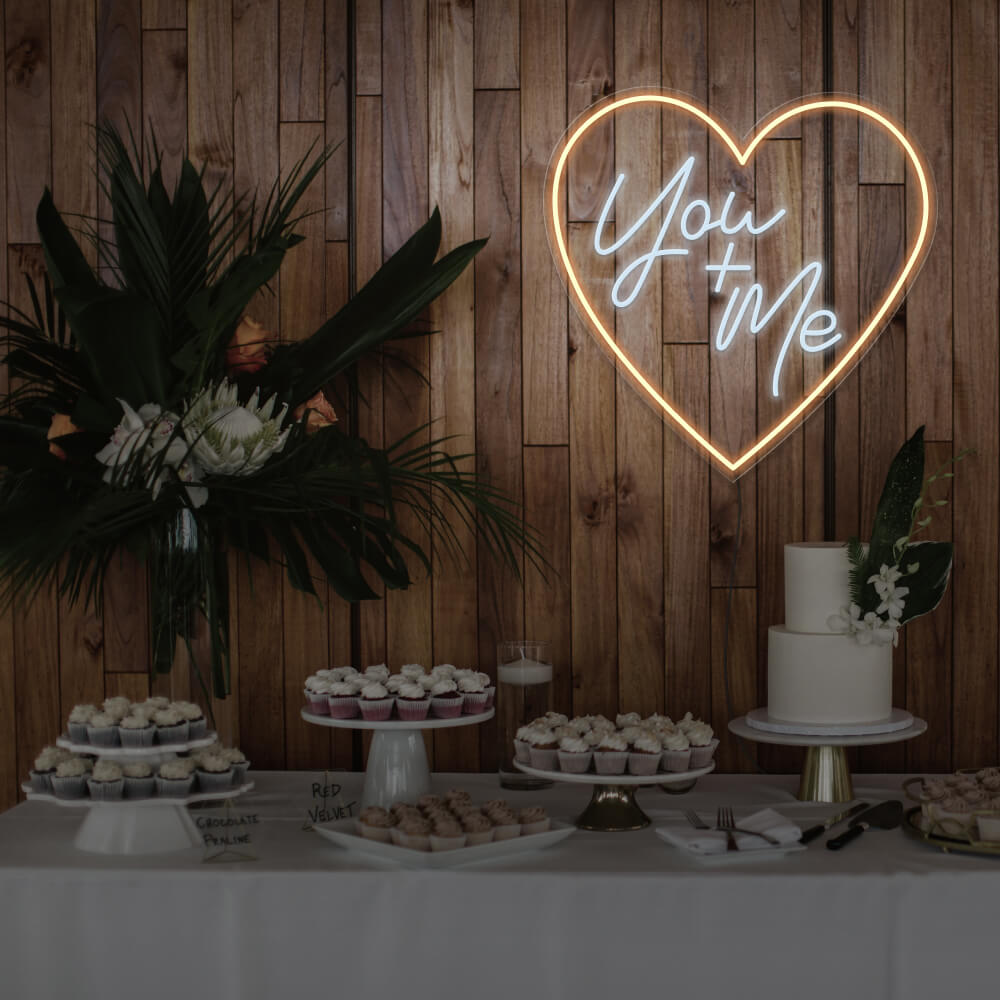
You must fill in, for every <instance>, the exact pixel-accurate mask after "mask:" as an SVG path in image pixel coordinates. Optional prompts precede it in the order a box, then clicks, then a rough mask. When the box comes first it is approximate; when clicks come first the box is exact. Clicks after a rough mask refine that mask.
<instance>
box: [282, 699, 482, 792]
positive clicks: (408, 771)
mask: <svg viewBox="0 0 1000 1000" xmlns="http://www.w3.org/2000/svg"><path fill="white" fill-rule="evenodd" d="M493 715H494V710H493V709H492V708H490V709H487V710H486V711H485V712H478V713H476V714H474V715H459V716H457V717H456V718H454V719H434V718H430V717H428V718H426V719H424V720H423V721H422V722H406V721H404V720H402V719H389V720H388V721H386V722H366V721H365V720H364V719H333V718H331V717H330V716H329V715H315V714H314V713H313V712H310V711H309V709H308V708H303V709H302V718H303V719H305V720H306V722H309V723H312V725H314V726H328V727H330V728H331V729H362V730H363V729H368V730H371V732H372V734H373V735H372V744H371V747H370V749H369V750H368V766H367V767H366V768H365V786H364V790H363V791H362V793H361V807H362V809H364V808H366V807H367V806H382V807H383V808H384V809H387V808H388V807H389V806H391V805H392V803H393V802H399V801H406V802H412V801H414V800H415V799H418V798H419V797H420V796H421V795H426V794H427V793H428V792H429V791H430V790H431V773H430V768H428V766H427V753H426V751H425V750H424V737H423V733H424V731H425V730H428V729H454V728H456V727H457V726H475V725H478V724H479V723H480V722H486V721H487V719H492V718H493Z"/></svg>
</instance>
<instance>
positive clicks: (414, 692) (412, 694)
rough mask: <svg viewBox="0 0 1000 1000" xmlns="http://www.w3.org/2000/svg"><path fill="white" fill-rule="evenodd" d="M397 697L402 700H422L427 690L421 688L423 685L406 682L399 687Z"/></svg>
mask: <svg viewBox="0 0 1000 1000" xmlns="http://www.w3.org/2000/svg"><path fill="white" fill-rule="evenodd" d="M399 697H400V698H402V699H403V700H404V701H422V700H423V699H424V698H426V697H427V692H426V691H425V690H424V689H423V685H421V684H414V683H412V682H407V683H406V684H403V685H402V686H401V687H400V689H399Z"/></svg>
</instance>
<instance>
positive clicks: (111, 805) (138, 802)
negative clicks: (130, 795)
mask: <svg viewBox="0 0 1000 1000" xmlns="http://www.w3.org/2000/svg"><path fill="white" fill-rule="evenodd" d="M253 787H254V785H253V782H252V781H246V782H244V783H243V784H242V785H238V786H236V787H234V788H227V789H225V790H223V791H219V792H194V793H193V794H191V795H184V796H180V795H178V796H177V797H176V798H174V797H172V796H170V795H162V796H157V795H150V796H149V797H147V798H144V799H110V800H102V799H89V798H83V799H61V798H59V796H58V795H51V794H49V793H48V792H36V791H33V790H32V788H31V785H29V784H23V785H21V790H22V791H23V792H24V793H25V795H27V797H28V798H29V799H31V800H32V801H37V802H51V803H52V804H53V805H57V806H64V807H66V808H69V809H79V808H80V807H81V806H87V807H89V808H91V809H121V808H123V807H124V808H129V809H131V808H136V809H141V808H146V807H154V808H155V807H159V808H164V807H167V806H174V807H176V806H189V805H193V804H194V803H195V802H219V801H222V800H224V799H235V798H237V797H238V796H240V795H245V794H246V793H247V792H250V791H253Z"/></svg>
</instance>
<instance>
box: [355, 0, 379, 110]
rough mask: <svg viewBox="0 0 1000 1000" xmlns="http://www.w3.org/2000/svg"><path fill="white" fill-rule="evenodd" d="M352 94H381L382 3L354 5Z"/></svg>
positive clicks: (372, 1)
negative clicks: (353, 89) (353, 82)
mask: <svg viewBox="0 0 1000 1000" xmlns="http://www.w3.org/2000/svg"><path fill="white" fill-rule="evenodd" d="M354 44H355V52H356V57H355V63H354V79H355V93H356V94H358V95H362V94H363V95H366V96H367V95H371V94H381V93H382V0H355V3H354Z"/></svg>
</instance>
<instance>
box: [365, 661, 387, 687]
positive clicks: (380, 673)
mask: <svg viewBox="0 0 1000 1000" xmlns="http://www.w3.org/2000/svg"><path fill="white" fill-rule="evenodd" d="M390 672H391V671H390V670H389V668H388V667H387V666H386V665H385V664H384V663H375V664H373V665H372V666H370V667H365V679H366V680H369V681H378V682H379V683H380V684H385V682H386V681H387V680H388V679H389V674H390Z"/></svg>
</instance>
